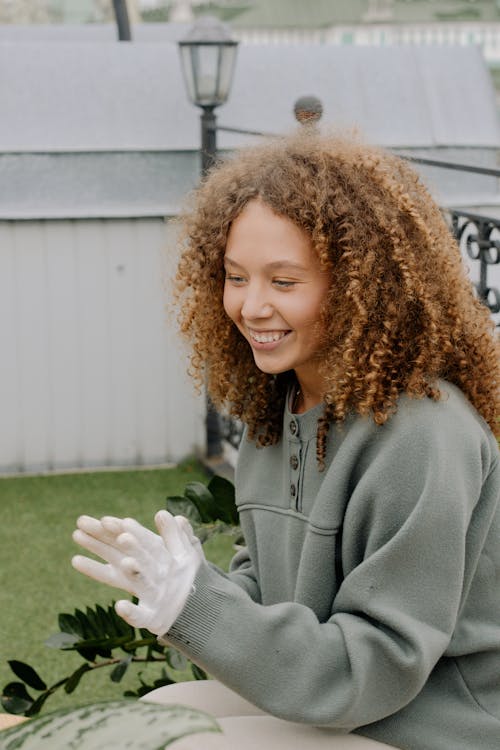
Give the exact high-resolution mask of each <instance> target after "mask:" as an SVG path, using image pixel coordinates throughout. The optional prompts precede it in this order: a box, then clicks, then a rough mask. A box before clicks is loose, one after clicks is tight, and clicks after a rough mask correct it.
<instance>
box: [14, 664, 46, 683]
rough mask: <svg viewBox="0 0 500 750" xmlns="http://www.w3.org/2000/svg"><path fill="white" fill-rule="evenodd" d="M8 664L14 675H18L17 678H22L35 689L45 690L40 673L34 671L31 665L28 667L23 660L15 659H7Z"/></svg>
mask: <svg viewBox="0 0 500 750" xmlns="http://www.w3.org/2000/svg"><path fill="white" fill-rule="evenodd" d="M8 664H9V667H10V668H11V669H12V671H13V672H14V674H15V675H16V677H19V679H21V680H23V682H25V683H26V685H28V686H29V687H32V688H34V689H35V690H47V685H46V684H45V682H44V681H43V680H42V678H41V677H40V675H39V674H38V673H37V672H35V670H34V669H33V667H30V665H29V664H25V663H24V662H23V661H16V660H15V659H12V660H11V661H9V662H8Z"/></svg>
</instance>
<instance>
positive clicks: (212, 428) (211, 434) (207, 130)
mask: <svg viewBox="0 0 500 750" xmlns="http://www.w3.org/2000/svg"><path fill="white" fill-rule="evenodd" d="M216 122H217V118H216V116H215V113H214V107H203V110H202V113H201V173H202V176H203V177H204V176H205V175H206V174H207V172H208V170H209V169H210V167H211V166H212V165H213V164H214V162H215V159H216V156H217V124H216ZM206 406H207V417H206V439H207V458H217V457H221V456H222V454H223V447H222V430H221V421H220V416H219V415H218V413H217V409H216V408H215V406H214V405H213V403H212V400H211V398H210V396H209V395H208V393H207V396H206Z"/></svg>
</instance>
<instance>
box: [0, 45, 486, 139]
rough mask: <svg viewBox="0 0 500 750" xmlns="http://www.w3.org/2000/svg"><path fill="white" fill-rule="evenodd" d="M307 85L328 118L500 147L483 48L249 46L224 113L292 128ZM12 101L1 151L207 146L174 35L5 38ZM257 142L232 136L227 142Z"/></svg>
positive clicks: (2, 125) (2, 93) (0, 48)
mask: <svg viewBox="0 0 500 750" xmlns="http://www.w3.org/2000/svg"><path fill="white" fill-rule="evenodd" d="M304 94H314V95H316V96H318V97H319V98H320V99H321V100H322V102H323V107H324V115H323V122H324V123H325V124H332V125H340V126H348V127H350V126H357V127H359V128H360V129H361V130H362V131H363V132H364V133H365V134H366V136H367V138H368V139H369V140H373V141H376V142H378V143H381V144H384V145H389V146H429V147H430V146H439V145H459V146H471V145H472V146H498V145H499V144H500V129H499V123H498V116H497V112H496V107H495V97H494V93H493V86H492V83H491V79H490V77H489V74H488V71H487V69H486V67H485V64H484V62H483V60H482V58H481V55H480V53H479V52H478V51H477V50H476V49H475V48H462V47H455V48H453V47H426V48H416V47H399V48H398V47H387V48H373V47H336V46H326V45H298V44H295V45H289V46H288V45H271V46H254V45H248V46H245V45H242V46H241V49H240V50H239V52H238V60H237V65H236V72H235V77H234V83H233V87H232V91H231V96H230V99H229V101H228V103H227V104H226V105H224V106H223V107H221V108H220V109H219V111H218V112H219V122H222V123H223V124H225V125H232V126H237V127H240V128H248V129H251V130H261V131H265V132H272V133H280V132H286V131H287V130H289V129H290V128H291V127H293V126H294V120H293V116H292V109H293V104H294V102H295V100H296V99H297V98H298V97H299V96H302V95H304ZM0 101H1V102H2V117H1V118H0V152H2V151H3V152H16V151H19V152H26V151H35V152H61V151H63V152H64V151H70V152H73V151H102V150H104V151H107V150H111V151H114V150H116V151H120V150H125V151H127V150H136V151H137V150H138V151H143V150H146V151H155V150H164V149H166V150H172V151H175V150H186V149H196V148H197V147H198V144H199V121H198V116H197V110H196V108H194V107H193V106H192V105H191V104H190V103H189V102H188V100H187V97H186V93H185V89H184V83H183V80H182V76H181V69H180V63H179V56H178V51H177V48H176V45H174V44H168V43H167V44H160V43H158V44H148V43H140V42H136V43H133V44H123V43H122V44H118V43H105V42H102V43H97V42H95V43H94V42H88V43H64V42H61V43H59V44H51V43H43V42H40V43H29V42H26V43H25V44H22V45H20V44H13V43H8V42H3V43H0ZM471 106H473V111H474V112H477V113H480V116H479V115H478V116H477V117H474V116H471ZM245 140H248V139H245V138H243V137H241V136H235V135H230V134H225V133H222V134H220V144H221V146H222V147H233V146H237V145H239V144H241V143H242V141H245Z"/></svg>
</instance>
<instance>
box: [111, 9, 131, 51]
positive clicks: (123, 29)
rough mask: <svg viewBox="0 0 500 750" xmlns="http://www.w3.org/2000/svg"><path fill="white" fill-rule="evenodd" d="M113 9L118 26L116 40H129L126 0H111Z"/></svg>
mask: <svg viewBox="0 0 500 750" xmlns="http://www.w3.org/2000/svg"><path fill="white" fill-rule="evenodd" d="M113 10H114V11H115V20H116V25H117V27H118V41H119V42H131V41H132V35H131V33H130V21H129V18H128V10H127V0H113Z"/></svg>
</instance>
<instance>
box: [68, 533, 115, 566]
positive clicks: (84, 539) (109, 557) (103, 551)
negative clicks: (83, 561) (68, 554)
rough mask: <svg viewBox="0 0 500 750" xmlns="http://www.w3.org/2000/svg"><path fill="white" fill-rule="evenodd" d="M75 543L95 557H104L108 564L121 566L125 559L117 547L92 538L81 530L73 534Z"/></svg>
mask: <svg viewBox="0 0 500 750" xmlns="http://www.w3.org/2000/svg"><path fill="white" fill-rule="evenodd" d="M73 541H74V542H76V543H77V544H78V545H80V547H83V548H84V549H86V550H88V552H92V553H93V554H94V555H98V556H99V557H102V559H103V560H106V562H108V563H111V564H112V565H117V564H119V563H120V561H121V560H122V558H123V553H122V552H121V551H120V550H118V549H116V547H113V546H111V545H110V544H108V543H106V542H102V541H100V540H99V539H96V538H95V537H93V536H90V535H89V534H87V533H85V531H82V530H81V529H76V531H74V532H73Z"/></svg>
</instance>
